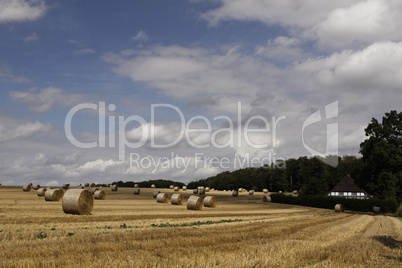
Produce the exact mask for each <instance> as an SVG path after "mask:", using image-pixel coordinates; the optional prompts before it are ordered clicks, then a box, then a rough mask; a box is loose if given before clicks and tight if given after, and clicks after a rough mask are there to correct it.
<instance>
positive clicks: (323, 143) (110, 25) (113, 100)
mask: <svg viewBox="0 0 402 268" xmlns="http://www.w3.org/2000/svg"><path fill="white" fill-rule="evenodd" d="M400 11H402V4H401V3H400V2H399V1H396V0H385V1H382V0H381V1H380V0H366V1H360V0H353V1H346V0H336V1H320V2H317V1H308V0H305V1H297V2H295V1H268V0H267V1H260V0H248V1H241V0H209V1H208V0H205V1H202V0H181V1H162V0H160V1H118V2H111V1H103V0H100V1H96V2H95V1H50V0H0V36H1V41H0V51H1V53H0V102H1V108H0V148H1V150H0V170H1V171H0V183H3V184H24V183H27V182H36V183H40V184H43V185H45V184H62V183H65V182H70V183H73V184H74V183H80V182H86V181H87V180H91V181H92V180H94V181H96V182H111V181H115V180H134V181H140V180H146V179H161V178H162V179H163V178H166V179H172V180H177V181H183V182H189V181H191V180H194V179H200V178H205V177H208V176H212V175H215V174H217V173H219V172H222V171H225V170H233V169H236V168H239V167H238V166H235V165H234V163H236V161H237V160H238V158H239V157H247V156H248V157H250V158H255V159H256V161H257V160H261V159H263V158H264V157H267V156H273V155H274V156H275V157H276V158H285V159H287V158H291V157H299V156H304V155H306V156H312V152H313V151H315V152H319V153H320V154H327V153H328V152H327V151H326V149H327V147H328V145H329V147H330V148H331V150H332V151H333V150H334V149H335V147H336V151H337V152H338V154H339V155H345V154H349V155H358V151H359V144H360V142H362V141H363V140H364V128H365V127H366V126H367V124H368V123H369V121H370V120H371V118H372V117H376V118H380V117H381V116H382V115H383V114H384V113H385V112H388V111H390V110H392V109H395V110H400V99H401V97H402V96H401V95H402V94H401V85H402V75H401V73H402V71H401V66H402V64H401V63H402V43H401V39H402V33H401V32H400V30H399V29H401V26H402V20H401V19H400V16H399V14H400ZM100 102H105V103H106V105H109V104H114V105H115V106H116V109H115V111H113V112H108V114H107V116H110V117H113V118H115V120H116V122H118V116H122V117H123V118H128V117H129V116H133V115H137V116H141V117H142V118H144V120H145V121H146V123H147V124H148V125H147V127H148V128H149V130H150V129H151V128H155V129H156V132H155V133H154V134H150V133H149V132H146V131H147V129H146V128H145V125H144V126H141V125H140V124H139V123H138V122H131V123H129V124H127V126H125V128H124V129H123V130H122V132H121V133H124V135H125V137H126V138H127V139H128V140H129V141H131V142H135V141H138V140H139V139H140V138H141V134H143V135H145V136H147V137H148V139H147V141H146V143H145V144H144V145H143V146H141V147H140V148H128V147H127V148H125V160H124V161H121V160H119V149H118V148H116V147H111V146H109V144H108V143H106V147H105V148H92V149H83V148H78V147H76V146H74V145H73V144H72V143H71V141H69V140H68V138H67V137H66V134H65V126H64V123H65V118H66V115H67V114H68V112H69V111H70V110H71V109H72V108H73V107H75V106H76V105H79V104H82V103H92V104H96V105H99V103H100ZM161 103H163V104H169V105H172V106H174V107H176V108H177V109H179V110H180V112H182V114H183V116H184V118H185V121H186V122H185V123H187V122H189V120H191V118H193V117H194V116H198V118H195V119H194V121H192V125H191V128H204V129H205V127H206V122H205V120H203V119H202V118H205V119H206V120H208V121H209V122H210V123H211V129H210V131H209V133H205V132H204V133H193V134H190V136H191V139H190V142H189V139H186V137H185V136H183V137H182V138H181V139H179V140H177V143H175V144H174V145H173V146H170V147H169V148H163V149H161V148H153V146H152V144H151V142H150V140H151V137H153V138H154V139H155V140H156V141H157V142H159V143H165V144H167V143H169V142H170V141H174V140H175V139H176V137H178V136H179V135H180V130H181V125H180V123H181V122H180V118H179V117H178V114H177V112H175V111H174V110H172V109H169V108H164V109H157V112H156V121H155V122H151V110H152V108H151V107H152V106H151V105H152V104H161ZM239 103H240V104H241V110H242V114H241V116H240V118H239V116H238V109H239ZM332 103H336V105H337V106H336V110H337V113H336V116H335V117H334V118H330V119H328V120H321V121H318V122H315V123H314V124H312V125H309V126H307V127H305V128H303V124H304V123H305V122H306V120H307V119H308V118H309V116H311V115H312V114H314V113H315V112H316V111H321V115H322V118H325V117H326V114H325V112H324V111H325V107H327V106H328V105H330V104H332ZM97 112H98V111H95V110H92V111H91V110H90V109H84V110H81V111H80V112H79V113H77V114H76V115H75V116H74V120H73V123H72V126H71V127H72V133H73V134H74V136H75V137H76V138H77V140H81V141H88V142H89V141H98V136H99V133H98V132H99V131H98V113H97ZM216 116H221V117H220V119H219V120H214V117H216ZM281 116H282V118H284V119H283V120H281V121H278V124H277V129H276V133H275V135H276V136H275V137H276V141H275V145H274V137H273V135H274V134H273V132H274V129H273V121H274V120H275V119H278V118H280V117H281ZM201 117H202V118H201ZM222 117H227V118H230V120H231V121H232V123H233V128H234V129H233V133H232V134H233V137H232V136H231V135H230V133H228V132H227V131H226V132H224V131H223V129H224V128H227V127H228V122H227V120H224V119H222ZM253 117H254V118H255V119H254V120H252V121H250V126H252V127H253V128H259V129H264V128H265V129H266V126H267V124H266V123H265V124H264V120H263V119H264V118H265V119H266V122H268V124H269V127H270V128H269V131H266V132H264V133H253V134H251V140H252V143H253V144H267V143H268V144H269V145H267V146H265V147H263V148H251V147H252V146H251V147H250V146H247V142H246V141H243V143H242V145H241V146H240V144H238V141H239V140H238V139H237V138H238V136H239V132H238V131H237V130H238V128H237V126H241V127H246V125H247V120H249V119H250V120H251V119H252V118H253ZM273 118H275V119H273ZM239 119H240V120H239ZM328 124H333V126H334V124H336V125H337V131H336V133H330V134H331V135H329V136H327V132H328V131H327V130H328V129H327V127H328ZM106 127H109V124H108V123H107V124H106ZM120 129H121V126H120ZM219 130H221V132H219ZM216 131H217V133H216V136H214V135H213V133H214V132H216ZM207 132H208V131H207ZM218 132H219V133H218ZM118 133H119V126H117V123H116V126H115V132H114V134H115V136H116V138H115V141H116V144H118V143H119V141H120V140H119V138H120V137H118ZM335 134H336V135H335ZM145 136H144V137H145ZM212 136H213V137H214V138H215V140H218V141H219V142H220V143H219V144H220V145H224V144H228V146H221V147H224V148H221V147H219V146H214V145H213V144H212V143H211V139H212ZM240 136H241V135H240ZM241 137H242V138H244V137H243V136H241ZM105 138H106V139H107V140H109V133H106V136H105ZM231 138H233V140H235V141H236V142H233V143H230V144H229V141H230V140H231ZM194 143H196V144H204V145H209V146H207V148H195V147H194V146H193V145H192V144H194ZM245 144H246V145H245ZM306 145H307V146H306ZM218 147H219V148H218ZM307 147H308V148H314V150H309V149H307ZM332 151H331V152H332ZM130 153H136V154H138V155H140V157H141V159H144V161H143V163H145V161H146V160H152V159H153V160H155V161H157V160H160V161H161V162H160V163H165V164H166V168H162V167H160V166H159V167H156V168H152V167H148V168H147V167H144V166H141V167H133V166H132V165H131V166H130V158H129V156H130ZM172 154H173V155H174V157H171V155H172ZM195 154H201V156H202V157H203V160H202V161H201V160H199V159H198V158H197V157H200V155H198V156H196V155H195ZM211 157H217V158H218V159H219V160H222V159H226V158H227V159H229V162H230V163H231V165H229V167H226V166H219V165H218V166H219V167H216V165H215V166H213V165H212V166H211V163H210V158H211ZM208 158H209V160H208ZM197 159H198V160H197ZM236 159H237V160H236ZM242 159H243V158H242ZM178 160H180V161H184V162H185V161H187V160H188V161H189V162H188V163H190V164H189V166H188V168H186V169H183V167H177V166H176V167H172V166H169V165H168V163H174V162H177V161H178ZM270 160H273V161H274V159H273V158H272V157H271V158H270ZM200 161H201V162H202V163H203V165H202V166H200V165H199V164H200V163H201V162H200ZM196 162H197V163H198V165H195V163H196ZM257 162H258V161H257ZM131 164H132V163H131ZM204 164H205V165H204ZM250 165H253V164H252V163H251V164H250ZM257 165H258V164H257Z"/></svg>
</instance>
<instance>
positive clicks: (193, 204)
mask: <svg viewBox="0 0 402 268" xmlns="http://www.w3.org/2000/svg"><path fill="white" fill-rule="evenodd" d="M202 205H203V200H202V198H201V197H199V196H196V195H192V196H190V197H189V198H188V200H187V209H188V210H201V209H202Z"/></svg>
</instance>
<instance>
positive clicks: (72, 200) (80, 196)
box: [62, 189, 94, 215]
mask: <svg viewBox="0 0 402 268" xmlns="http://www.w3.org/2000/svg"><path fill="white" fill-rule="evenodd" d="M93 205H94V197H93V195H92V194H91V192H90V191H88V190H85V189H71V190H68V191H67V192H66V194H65V195H64V198H63V204H62V206H63V211H64V213H66V214H76V215H90V214H91V212H92V208H93Z"/></svg>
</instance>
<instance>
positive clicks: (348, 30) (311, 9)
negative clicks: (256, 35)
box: [201, 0, 402, 49]
mask: <svg viewBox="0 0 402 268" xmlns="http://www.w3.org/2000/svg"><path fill="white" fill-rule="evenodd" d="M221 2H222V5H221V6H220V7H218V8H217V9H214V10H210V11H207V12H206V13H204V14H202V15H201V17H202V18H203V19H205V20H207V21H208V22H209V24H210V25H212V26H216V25H218V24H219V23H220V22H221V21H226V20H241V21H260V22H263V23H265V24H267V25H269V26H271V25H280V26H283V27H284V28H285V29H287V30H288V32H289V34H291V35H294V36H298V37H299V38H305V39H308V40H316V41H318V44H319V46H320V47H321V48H330V49H342V48H343V49H344V48H346V47H348V48H362V47H364V46H366V45H369V44H371V43H374V42H380V41H402V32H401V31H400V29H401V28H402V19H401V16H400V13H401V12H402V2H401V1H398V0H365V1H363V0H352V1H348V0H335V1H314V0H304V1H292V0H275V1H262V0H248V1H243V0H223V1H221Z"/></svg>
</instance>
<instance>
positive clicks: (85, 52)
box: [74, 48, 96, 55]
mask: <svg viewBox="0 0 402 268" xmlns="http://www.w3.org/2000/svg"><path fill="white" fill-rule="evenodd" d="M93 53H96V51H95V50H93V49H91V48H83V49H80V50H77V51H75V52H74V54H75V55H83V54H93Z"/></svg>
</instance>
